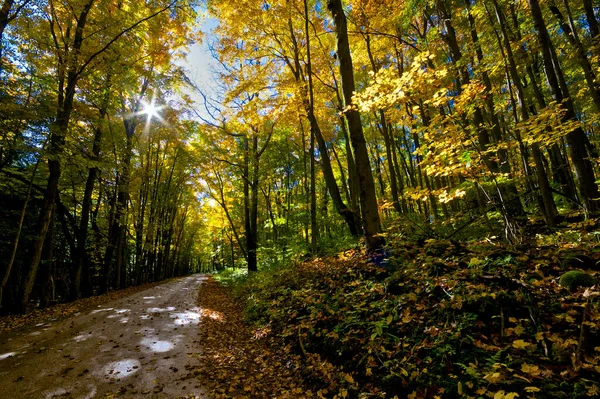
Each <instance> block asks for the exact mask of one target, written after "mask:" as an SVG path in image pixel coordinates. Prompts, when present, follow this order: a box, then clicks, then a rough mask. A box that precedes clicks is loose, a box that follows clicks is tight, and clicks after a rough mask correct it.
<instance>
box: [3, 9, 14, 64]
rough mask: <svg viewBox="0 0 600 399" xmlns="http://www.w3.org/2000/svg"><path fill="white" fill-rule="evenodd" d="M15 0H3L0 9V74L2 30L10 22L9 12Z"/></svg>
mask: <svg viewBox="0 0 600 399" xmlns="http://www.w3.org/2000/svg"><path fill="white" fill-rule="evenodd" d="M14 2H15V0H4V2H3V3H2V7H0V72H2V69H3V68H2V50H3V48H4V42H3V41H2V39H3V35H4V29H6V26H7V25H8V22H9V20H10V18H9V17H10V11H11V8H12V6H13V4H14Z"/></svg>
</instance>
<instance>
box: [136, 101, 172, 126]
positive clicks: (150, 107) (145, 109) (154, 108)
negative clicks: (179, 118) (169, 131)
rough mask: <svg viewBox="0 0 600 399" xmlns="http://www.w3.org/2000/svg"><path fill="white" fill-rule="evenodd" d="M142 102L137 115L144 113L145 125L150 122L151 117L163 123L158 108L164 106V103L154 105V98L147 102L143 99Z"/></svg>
mask: <svg viewBox="0 0 600 399" xmlns="http://www.w3.org/2000/svg"><path fill="white" fill-rule="evenodd" d="M141 102H142V109H141V110H140V111H139V112H138V113H137V114H138V115H146V126H148V125H149V124H150V122H151V121H152V119H157V120H158V121H159V122H160V123H163V124H164V123H165V121H164V119H163V118H162V116H161V115H160V110H162V109H163V108H164V105H156V102H155V100H154V98H152V100H151V101H150V102H149V103H148V102H146V101H144V100H142V101H141Z"/></svg>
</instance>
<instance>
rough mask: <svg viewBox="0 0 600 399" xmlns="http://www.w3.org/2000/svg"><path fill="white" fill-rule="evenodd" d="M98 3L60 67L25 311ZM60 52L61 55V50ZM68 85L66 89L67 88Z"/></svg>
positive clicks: (81, 18)
mask: <svg viewBox="0 0 600 399" xmlns="http://www.w3.org/2000/svg"><path fill="white" fill-rule="evenodd" d="M93 3H94V0H88V2H87V3H85V4H84V6H83V10H82V11H81V13H80V15H79V18H78V19H77V26H76V29H75V37H74V39H73V48H72V49H71V51H72V53H73V54H74V59H72V60H71V61H70V63H69V65H59V67H58V81H59V87H58V112H57V115H56V119H55V121H54V122H53V123H52V124H51V125H50V139H49V155H50V157H49V159H48V172H49V175H48V183H47V186H46V191H45V193H44V201H43V204H42V210H41V212H40V218H39V221H38V225H37V231H38V236H37V239H36V240H35V242H34V244H33V247H32V250H31V263H30V265H29V271H28V273H27V277H26V280H25V286H24V289H23V295H22V296H21V310H25V308H26V307H27V303H28V302H29V296H30V295H31V291H32V290H33V284H34V282H35V276H36V274H37V271H38V266H39V263H40V259H41V256H42V250H43V247H44V241H45V239H46V233H47V232H48V227H49V225H50V221H51V220H52V215H53V210H54V208H55V201H56V196H57V194H58V182H59V181H60V175H61V160H60V158H61V156H62V154H63V151H64V144H65V138H66V135H67V131H68V128H69V121H70V118H71V112H72V110H73V101H74V98H75V89H76V87H77V82H78V80H79V76H80V75H79V74H80V71H78V69H77V68H78V67H79V65H78V63H77V58H78V57H77V56H78V55H79V51H80V49H81V46H82V44H83V38H84V37H83V29H84V27H85V25H86V22H87V16H88V13H89V11H90V9H91V8H92V4H93ZM57 51H59V50H58V49H57ZM65 81H66V85H65Z"/></svg>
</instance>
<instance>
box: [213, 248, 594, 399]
mask: <svg viewBox="0 0 600 399" xmlns="http://www.w3.org/2000/svg"><path fill="white" fill-rule="evenodd" d="M573 251H574V250H573V249H566V250H565V249H559V247H557V246H537V247H534V246H529V247H526V248H525V247H521V248H519V249H518V250H514V251H511V250H506V249H501V248H498V247H495V246H493V245H489V244H485V243H473V244H471V245H469V246H465V245H462V244H458V243H453V242H450V241H428V242H426V243H425V245H423V246H421V247H417V246H415V245H411V244H398V245H395V246H394V247H393V248H391V254H392V255H391V259H390V263H391V267H392V268H393V269H394V270H383V269H381V268H378V267H376V266H373V265H371V264H368V263H366V261H365V259H364V256H363V255H362V254H360V253H357V252H355V251H347V252H345V253H341V254H339V255H338V257H336V258H333V257H332V258H326V259H317V260H314V261H310V262H303V263H300V262H296V263H290V264H287V265H286V266H281V267H276V268H270V269H269V270H266V271H261V272H258V273H254V274H251V275H246V274H243V273H241V272H228V273H227V274H222V275H221V276H220V277H219V278H220V279H221V281H222V282H224V283H227V284H229V285H230V286H231V287H232V292H233V293H234V295H235V296H236V297H237V298H239V299H240V300H242V301H243V302H244V304H245V309H246V319H247V321H248V322H250V323H254V324H256V325H257V327H260V330H261V331H268V332H269V336H270V339H271V340H272V341H273V343H274V344H275V345H277V346H278V347H280V348H282V349H283V350H284V351H285V352H287V353H289V354H290V355H296V356H297V357H296V358H297V359H299V362H300V364H299V365H298V366H297V367H298V371H299V372H300V373H302V376H303V378H304V380H305V381H306V382H307V384H308V385H310V386H312V387H317V389H316V390H315V391H318V392H317V396H319V397H334V398H335V397H337V398H343V397H353V398H371V397H380V398H393V397H395V396H397V397H398V398H404V397H409V398H426V397H431V398H435V397H448V398H458V397H465V398H487V397H490V398H494V399H502V398H515V397H519V398H584V397H599V396H600V389H599V386H600V384H599V383H598V381H600V330H599V329H600V311H599V305H598V295H599V292H598V290H597V289H596V288H592V289H587V290H585V291H584V290H579V291H576V292H569V291H568V290H567V289H565V288H562V287H560V286H559V285H558V284H557V280H558V277H560V275H561V274H562V273H563V272H564V271H566V270H569V269H570V268H571V267H572V263H569V261H568V259H569V256H572V255H573V253H574V252H573ZM576 255H581V251H579V252H577V253H576ZM588 255H590V256H589V257H588V256H586V255H581V256H584V257H585V259H588V260H593V262H592V263H589V262H588V263H587V265H588V266H590V265H591V266H593V267H595V264H594V262H595V260H597V258H598V254H595V253H590V252H589V251H588ZM592 258H593V259H592ZM565 259H567V260H566V261H565ZM594 273H595V272H594V271H592V274H594Z"/></svg>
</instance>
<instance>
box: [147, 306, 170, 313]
mask: <svg viewBox="0 0 600 399" xmlns="http://www.w3.org/2000/svg"><path fill="white" fill-rule="evenodd" d="M174 310H175V306H169V307H167V308H148V309H146V312H148V313H164V312H172V311H174Z"/></svg>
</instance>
